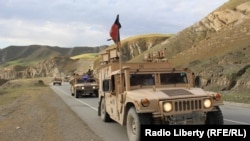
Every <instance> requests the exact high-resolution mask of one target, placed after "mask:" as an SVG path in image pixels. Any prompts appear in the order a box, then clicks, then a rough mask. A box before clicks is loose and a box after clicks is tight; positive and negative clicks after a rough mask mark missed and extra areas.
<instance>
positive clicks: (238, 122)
mask: <svg viewBox="0 0 250 141" xmlns="http://www.w3.org/2000/svg"><path fill="white" fill-rule="evenodd" d="M224 121H228V122H232V123H237V124H245V125H250V124H249V123H246V122H240V121H235V120H230V119H224Z"/></svg>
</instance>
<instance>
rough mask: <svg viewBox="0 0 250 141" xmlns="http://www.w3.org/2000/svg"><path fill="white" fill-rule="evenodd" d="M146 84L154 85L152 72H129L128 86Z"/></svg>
mask: <svg viewBox="0 0 250 141" xmlns="http://www.w3.org/2000/svg"><path fill="white" fill-rule="evenodd" d="M137 85H141V86H146V85H155V78H154V74H131V75H130V86H137Z"/></svg>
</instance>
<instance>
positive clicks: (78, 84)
mask: <svg viewBox="0 0 250 141" xmlns="http://www.w3.org/2000/svg"><path fill="white" fill-rule="evenodd" d="M85 76H86V75H82V76H75V78H74V79H72V80H71V81H70V84H71V95H72V96H75V97H76V98H79V97H81V96H87V95H89V96H95V97H98V93H99V92H98V90H99V84H98V81H97V79H95V78H93V77H85Z"/></svg>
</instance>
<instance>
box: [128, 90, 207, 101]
mask: <svg viewBox="0 0 250 141" xmlns="http://www.w3.org/2000/svg"><path fill="white" fill-rule="evenodd" d="M126 93H127V96H128V97H133V98H149V99H169V98H187V97H201V96H207V95H208V93H206V91H204V90H203V89H201V88H190V89H188V88H167V89H166V88H158V89H157V88H156V89H155V90H154V89H153V88H147V89H138V90H132V91H127V92H126Z"/></svg>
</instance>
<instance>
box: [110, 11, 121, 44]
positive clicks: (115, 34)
mask: <svg viewBox="0 0 250 141" xmlns="http://www.w3.org/2000/svg"><path fill="white" fill-rule="evenodd" d="M121 27H122V26H121V24H120V22H119V15H117V16H116V19H115V22H114V24H113V25H112V27H111V29H110V32H109V35H110V37H111V39H112V40H113V41H114V42H115V43H116V44H118V43H120V32H119V29H120V28H121Z"/></svg>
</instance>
